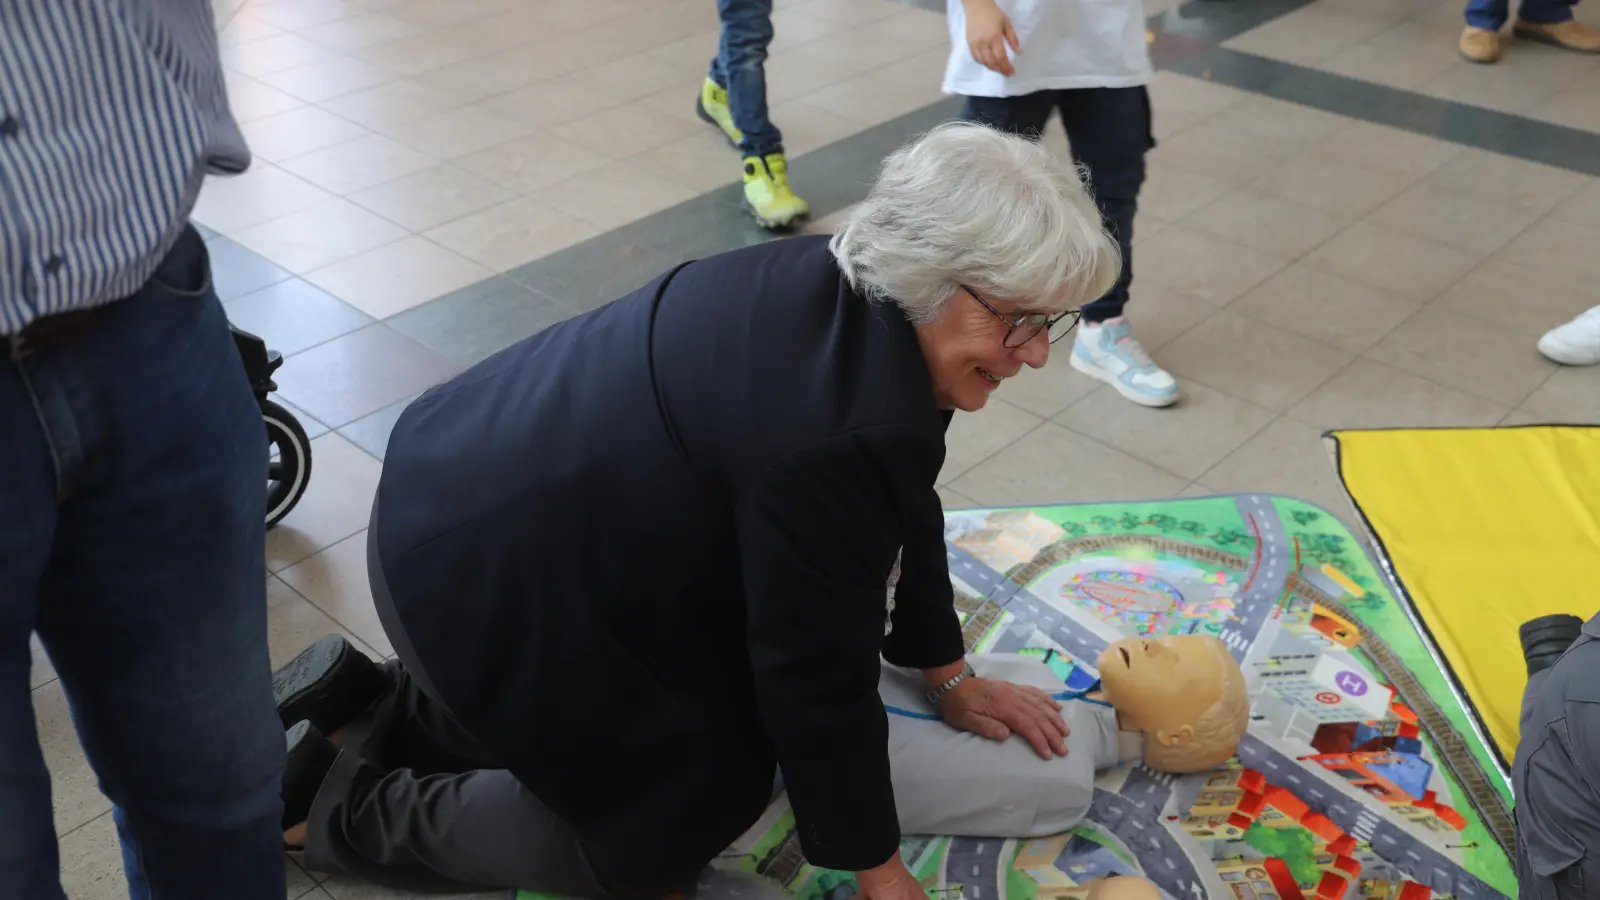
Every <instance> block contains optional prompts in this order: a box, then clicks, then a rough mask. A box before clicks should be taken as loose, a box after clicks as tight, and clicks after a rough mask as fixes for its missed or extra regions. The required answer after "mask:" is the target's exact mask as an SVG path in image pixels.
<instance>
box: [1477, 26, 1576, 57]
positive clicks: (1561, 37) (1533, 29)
mask: <svg viewBox="0 0 1600 900" xmlns="http://www.w3.org/2000/svg"><path fill="white" fill-rule="evenodd" d="M1511 31H1512V33H1513V34H1515V35H1516V36H1517V37H1519V38H1524V39H1526V40H1530V41H1538V42H1539V43H1541V44H1550V45H1552V46H1556V47H1560V48H1562V49H1563V50H1576V51H1577V52H1579V53H1600V31H1595V30H1594V29H1592V28H1589V27H1587V26H1585V25H1580V24H1579V23H1577V22H1574V21H1573V20H1571V19H1568V20H1567V21H1565V22H1552V23H1550V24H1548V25H1543V24H1540V23H1538V22H1523V21H1520V20H1519V21H1518V22H1517V24H1516V25H1515V26H1513V27H1512V29H1511ZM1462 41H1463V43H1462V47H1465V46H1466V43H1465V41H1466V38H1462Z"/></svg>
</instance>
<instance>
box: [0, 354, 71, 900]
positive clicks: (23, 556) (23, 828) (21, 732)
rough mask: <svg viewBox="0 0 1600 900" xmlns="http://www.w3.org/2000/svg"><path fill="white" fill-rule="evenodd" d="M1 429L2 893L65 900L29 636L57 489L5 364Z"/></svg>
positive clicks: (0, 378)
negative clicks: (31, 677) (34, 695)
mask: <svg viewBox="0 0 1600 900" xmlns="http://www.w3.org/2000/svg"><path fill="white" fill-rule="evenodd" d="M4 346H5V340H4V338H0V347H4ZM0 422H4V423H5V425H4V426H0V510H4V511H5V512H4V514H0V884H4V885H5V886H6V895H7V896H14V897H17V898H19V900H62V898H63V897H64V895H63V894H62V892H61V884H60V879H59V877H58V872H59V871H60V862H59V858H58V854H57V849H56V833H55V826H54V823H53V821H52V818H51V808H50V772H49V771H48V770H47V769H46V768H45V764H44V755H43V754H42V753H41V752H40V750H39V740H38V735H37V734H36V732H35V728H36V726H35V722H34V714H33V703H32V702H31V697H30V696H29V690H28V685H29V656H30V648H29V646H28V635H29V634H30V633H31V632H32V631H33V626H34V620H35V617H36V616H37V615H38V594H37V592H36V587H37V585H38V583H39V579H40V577H41V576H42V574H43V572H44V567H45V560H46V559H48V558H49V555H50V545H51V541H52V536H53V535H54V533H55V524H56V507H55V484H56V479H55V471H54V465H53V463H52V461H51V456H50V445H49V443H48V442H47V439H46V436H45V433H44V431H43V430H42V429H41V423H40V419H39V415H38V411H37V410H36V408H35V407H34V405H33V398H32V396H31V395H30V393H29V391H28V386H27V383H26V381H25V380H24V379H23V376H22V370H21V367H20V366H19V365H18V363H16V362H14V361H12V360H9V359H7V358H6V357H4V356H0Z"/></svg>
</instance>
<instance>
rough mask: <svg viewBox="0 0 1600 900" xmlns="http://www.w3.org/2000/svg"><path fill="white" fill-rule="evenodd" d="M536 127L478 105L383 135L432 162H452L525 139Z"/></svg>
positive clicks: (385, 132) (449, 111) (388, 130)
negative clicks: (452, 160) (458, 158)
mask: <svg viewBox="0 0 1600 900" xmlns="http://www.w3.org/2000/svg"><path fill="white" fill-rule="evenodd" d="M536 130H537V128H536V127H535V126H534V125H532V124H530V123H528V122H523V121H521V120H518V119H512V118H510V117H508V116H503V115H500V114H499V113H495V112H491V111H489V110H487V109H484V108H482V107H478V106H461V107H457V108H456V109H450V110H446V111H444V112H441V113H436V114H434V115H431V116H424V117H423V118H421V119H418V120H416V121H415V122H407V123H405V124H404V125H400V126H396V127H394V128H386V129H384V131H383V133H384V134H387V135H388V136H389V137H391V138H393V139H395V140H396V141H398V142H400V143H402V144H404V145H406V146H407V147H410V148H411V149H413V150H416V151H418V152H420V153H425V154H427V155H428V156H432V157H434V158H435V159H446V160H448V159H455V158H457V157H460V156H466V155H467V154H469V153H475V152H477V151H479V150H486V149H488V148H490V147H494V146H497V145H499V144H504V143H506V142H507V141H512V140H515V139H517V138H520V137H525V136H527V135H529V134H532V133H533V132H534V131H536Z"/></svg>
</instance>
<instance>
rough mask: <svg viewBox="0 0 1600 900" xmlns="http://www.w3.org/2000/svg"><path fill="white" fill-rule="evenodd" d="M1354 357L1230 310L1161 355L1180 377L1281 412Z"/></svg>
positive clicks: (1163, 362) (1191, 332) (1213, 318)
mask: <svg viewBox="0 0 1600 900" xmlns="http://www.w3.org/2000/svg"><path fill="white" fill-rule="evenodd" d="M1353 358H1354V354H1353V353H1351V352H1350V351H1348V350H1342V349H1339V348H1337V347H1334V346H1331V345H1329V344H1323V343H1319V342H1317V341H1313V340H1308V339H1307V338H1303V337H1301V336H1299V335H1297V334H1293V333H1291V332H1288V331H1284V330H1283V329H1280V328H1274V327H1273V326H1271V325H1268V324H1266V323H1264V322H1258V321H1256V320H1255V319H1251V318H1247V317H1245V316H1241V315H1237V314H1235V313H1232V312H1228V311H1223V312H1219V313H1217V314H1216V315H1214V316H1212V317H1211V318H1209V319H1207V320H1206V321H1204V322H1202V323H1200V324H1199V325H1197V326H1195V327H1194V328H1192V329H1190V330H1189V332H1188V333H1187V334H1185V335H1184V336H1183V337H1180V338H1178V339H1177V340H1175V341H1173V342H1172V343H1171V344H1169V345H1167V347H1166V348H1165V349H1164V350H1163V351H1162V352H1161V361H1162V364H1163V365H1165V366H1166V367H1167V369H1168V370H1169V371H1171V372H1172V373H1173V374H1174V375H1177V376H1178V377H1179V378H1180V379H1187V380H1191V381H1198V382H1200V383H1201V384H1203V385H1206V386H1207V387H1211V388H1215V389H1217V390H1219V391H1223V392H1225V393H1228V394H1231V395H1233V396H1235V397H1239V398H1241V399H1244V400H1248V401H1250V402H1251V403H1254V404H1256V405H1257V406H1263V407H1266V408H1268V409H1271V410H1280V411H1281V410H1284V409H1287V408H1288V407H1290V406H1292V405H1294V404H1295V403H1297V402H1299V401H1300V399H1301V398H1303V397H1305V396H1306V395H1307V394H1309V393H1311V392H1312V391H1313V390H1315V389H1316V388H1317V387H1318V386H1320V385H1321V384H1322V383H1323V382H1325V381H1327V380H1328V379H1329V378H1330V377H1332V375H1333V374H1334V373H1335V372H1337V371H1339V370H1340V369H1342V368H1344V367H1345V365H1347V364H1348V363H1349V362H1350V360H1351V359H1353Z"/></svg>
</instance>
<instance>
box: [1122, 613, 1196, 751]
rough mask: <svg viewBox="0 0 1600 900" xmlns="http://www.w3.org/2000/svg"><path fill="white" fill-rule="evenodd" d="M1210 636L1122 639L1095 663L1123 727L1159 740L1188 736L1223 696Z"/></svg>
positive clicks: (1177, 740) (1175, 740) (1168, 741)
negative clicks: (1197, 721)
mask: <svg viewBox="0 0 1600 900" xmlns="http://www.w3.org/2000/svg"><path fill="white" fill-rule="evenodd" d="M1213 640H1215V639H1214V638H1209V639H1208V638H1207V637H1205V636H1202V635H1187V634H1186V635H1169V636H1167V637H1161V638H1123V639H1122V640H1120V641H1117V642H1116V643H1114V644H1112V645H1111V646H1110V647H1107V648H1106V651H1105V652H1104V653H1102V654H1100V659H1099V662H1098V665H1099V669H1100V682H1101V687H1102V688H1103V689H1104V691H1105V694H1106V699H1107V700H1108V701H1110V702H1111V705H1112V706H1115V707H1116V708H1117V713H1118V714H1119V717H1120V719H1121V722H1122V727H1123V728H1124V729H1127V730H1129V731H1143V732H1144V733H1145V736H1146V738H1147V739H1152V740H1155V741H1157V742H1159V743H1162V744H1169V745H1171V744H1176V743H1180V742H1182V741H1185V740H1188V738H1189V737H1190V736H1191V735H1192V733H1193V727H1192V724H1191V723H1192V722H1194V721H1195V719H1196V718H1198V717H1199V715H1200V714H1201V713H1203V712H1205V711H1206V710H1207V709H1210V708H1211V705H1212V704H1214V703H1216V702H1217V700H1218V699H1219V698H1221V696H1222V679H1223V671H1222V660H1220V659H1218V658H1217V654H1216V651H1215V650H1214V648H1213V647H1211V646H1210V642H1211V641H1213Z"/></svg>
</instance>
